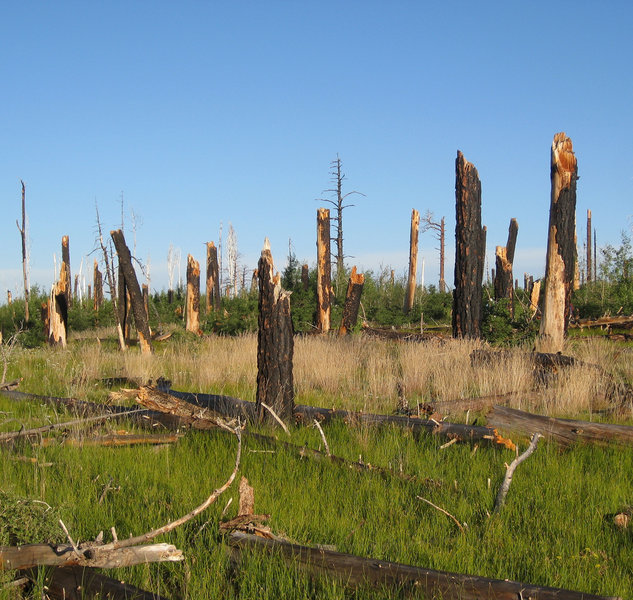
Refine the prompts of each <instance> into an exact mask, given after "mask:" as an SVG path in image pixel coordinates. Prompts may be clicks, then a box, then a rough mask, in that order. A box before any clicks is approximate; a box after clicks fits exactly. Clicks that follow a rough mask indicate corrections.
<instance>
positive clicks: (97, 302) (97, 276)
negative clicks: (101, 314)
mask: <svg viewBox="0 0 633 600" xmlns="http://www.w3.org/2000/svg"><path fill="white" fill-rule="evenodd" d="M93 288H94V309H95V312H97V311H98V310H99V309H100V308H101V305H102V304H103V275H102V274H101V271H99V265H98V264H97V261H96V260H95V262H94V274H93Z"/></svg>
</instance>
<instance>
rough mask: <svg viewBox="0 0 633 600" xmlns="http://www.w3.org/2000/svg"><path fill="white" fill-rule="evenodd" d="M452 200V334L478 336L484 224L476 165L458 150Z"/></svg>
mask: <svg viewBox="0 0 633 600" xmlns="http://www.w3.org/2000/svg"><path fill="white" fill-rule="evenodd" d="M455 200H456V225H455V290H454V291H453V336H454V337H469V338H478V337H480V335H481V317H482V314H481V300H482V298H481V294H482V280H483V274H484V262H485V254H486V228H485V227H482V226H481V182H480V181H479V175H478V173H477V169H476V168H475V167H474V165H472V164H471V163H469V162H468V161H467V160H466V159H465V158H464V155H463V154H462V153H461V152H459V151H458V152H457V160H456V161H455Z"/></svg>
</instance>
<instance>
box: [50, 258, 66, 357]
mask: <svg viewBox="0 0 633 600" xmlns="http://www.w3.org/2000/svg"><path fill="white" fill-rule="evenodd" d="M62 273H64V268H63V266H62ZM47 312H48V331H47V334H46V338H47V339H48V343H49V345H50V346H61V347H62V348H65V347H66V340H67V337H68V301H67V296H66V287H65V285H64V283H63V281H62V280H60V281H58V282H57V283H56V284H55V285H54V286H53V289H52V290H51V295H50V298H49V299H48V306H47Z"/></svg>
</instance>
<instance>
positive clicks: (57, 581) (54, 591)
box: [30, 567, 166, 600]
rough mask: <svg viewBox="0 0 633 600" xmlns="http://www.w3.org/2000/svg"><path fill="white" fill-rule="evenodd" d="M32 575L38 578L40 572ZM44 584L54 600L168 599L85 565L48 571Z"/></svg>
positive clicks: (34, 572)
mask: <svg viewBox="0 0 633 600" xmlns="http://www.w3.org/2000/svg"><path fill="white" fill-rule="evenodd" d="M30 577H31V579H33V580H36V579H37V577H38V574H37V571H36V570H34V571H31V573H30ZM44 585H45V586H46V597H47V598H51V599H53V600H86V599H88V598H107V599H108V600H130V599H131V598H134V600H166V598H165V597H164V596H159V595H158V594H156V593H154V592H147V591H145V590H141V589H140V588H137V587H135V586H133V585H130V584H128V583H125V582H124V581H119V580H118V579H113V578H112V577H108V576H107V575H103V574H102V573H98V572H97V571H94V570H93V569H90V568H85V567H63V568H58V569H54V570H53V571H52V572H50V573H47V574H46V577H45V580H44Z"/></svg>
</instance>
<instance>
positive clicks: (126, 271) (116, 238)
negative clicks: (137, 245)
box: [110, 229, 152, 354]
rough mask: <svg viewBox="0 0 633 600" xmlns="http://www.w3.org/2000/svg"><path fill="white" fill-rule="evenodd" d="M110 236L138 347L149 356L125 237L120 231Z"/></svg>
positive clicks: (146, 330)
mask: <svg viewBox="0 0 633 600" xmlns="http://www.w3.org/2000/svg"><path fill="white" fill-rule="evenodd" d="M110 236H111V237H112V241H113V242H114V247H115V248H116V252H117V255H118V257H119V265H121V267H122V269H123V276H124V278H125V286H126V287H127V289H128V290H129V292H130V301H131V304H132V312H133V313H134V322H135V323H136V330H137V332H138V339H139V345H140V346H141V353H143V354H151V353H152V344H151V340H150V332H149V323H148V322H147V316H146V314H145V307H144V305H143V294H142V293H141V287H140V286H139V284H138V279H137V278H136V273H135V272H134V267H133V266H132V256H131V254H130V249H129V248H128V247H127V245H126V244H125V237H124V236H123V232H122V231H121V230H120V229H117V230H116V231H111V232H110Z"/></svg>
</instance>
